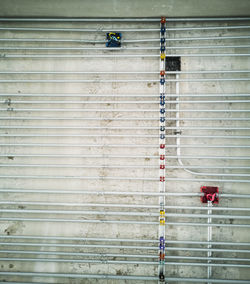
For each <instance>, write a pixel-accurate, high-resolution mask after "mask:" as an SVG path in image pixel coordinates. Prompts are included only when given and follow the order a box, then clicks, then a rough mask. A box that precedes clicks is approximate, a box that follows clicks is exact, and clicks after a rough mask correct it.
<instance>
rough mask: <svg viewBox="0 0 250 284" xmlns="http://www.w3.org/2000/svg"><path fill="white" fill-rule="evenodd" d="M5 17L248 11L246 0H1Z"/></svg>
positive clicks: (0, 11) (196, 14) (239, 13)
mask: <svg viewBox="0 0 250 284" xmlns="http://www.w3.org/2000/svg"><path fill="white" fill-rule="evenodd" d="M0 8H1V9H0V15H1V16H4V17H8V16H9V17H14V16H17V17H25V16H30V17H35V16H43V17H158V16H162V15H165V16H167V17H200V16H202V17H209V16H210V17H215V16H226V17H228V16H245V15H249V12H250V2H249V1H248V0H238V1H236V0H210V1H206V0H186V1H185V0H159V1H151V0H144V1H143V0H136V1H134V0H126V1H123V0H97V1H91V0H84V1H82V0H74V1H67V0H55V1H50V0H36V1H32V0H9V1H8V0H1V3H0Z"/></svg>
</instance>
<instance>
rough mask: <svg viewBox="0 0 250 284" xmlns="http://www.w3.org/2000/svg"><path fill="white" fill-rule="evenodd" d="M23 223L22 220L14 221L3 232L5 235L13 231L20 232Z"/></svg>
mask: <svg viewBox="0 0 250 284" xmlns="http://www.w3.org/2000/svg"><path fill="white" fill-rule="evenodd" d="M24 227H25V225H24V224H23V223H22V222H16V223H14V224H12V225H10V226H9V227H8V228H6V229H5V230H4V233H6V235H8V236H9V235H14V234H15V233H17V232H18V233H20V232H22V230H23V229H24Z"/></svg>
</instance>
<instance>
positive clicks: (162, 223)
mask: <svg viewBox="0 0 250 284" xmlns="http://www.w3.org/2000/svg"><path fill="white" fill-rule="evenodd" d="M160 30H161V31H160V70H159V71H160V74H159V75H160V76H159V80H160V84H159V89H160V102H159V179H160V180H159V193H165V165H166V162H165V156H166V152H165V147H166V138H165V120H166V116H165V113H166V111H165V93H166V90H165V81H166V75H165V58H166V18H165V17H162V18H161V23H160ZM159 206H160V208H159V210H160V212H159V213H160V216H159V282H158V283H163V282H164V283H165V195H161V196H159Z"/></svg>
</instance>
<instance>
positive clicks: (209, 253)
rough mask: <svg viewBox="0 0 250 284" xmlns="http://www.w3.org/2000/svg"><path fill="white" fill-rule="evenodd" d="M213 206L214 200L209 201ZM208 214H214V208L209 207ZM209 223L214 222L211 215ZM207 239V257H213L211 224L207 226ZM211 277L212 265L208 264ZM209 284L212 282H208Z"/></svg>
mask: <svg viewBox="0 0 250 284" xmlns="http://www.w3.org/2000/svg"><path fill="white" fill-rule="evenodd" d="M212 206H213V203H212V201H208V202H207V207H208V208H209V207H212ZM207 214H208V215H211V214H212V210H211V209H208V210H207ZM207 223H208V224H211V223H212V218H211V217H208V219H207ZM207 241H208V243H209V244H208V246H207V248H208V252H207V257H208V258H210V257H212V251H211V250H210V249H211V248H212V245H211V244H210V242H211V241H212V227H210V226H208V227H207ZM207 263H208V264H210V263H211V260H210V259H208V261H207ZM211 277H212V266H210V265H208V267H207V278H208V279H210V278H211ZM207 284H211V282H208V283H207Z"/></svg>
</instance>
